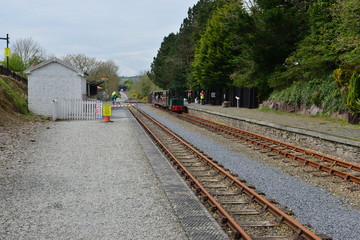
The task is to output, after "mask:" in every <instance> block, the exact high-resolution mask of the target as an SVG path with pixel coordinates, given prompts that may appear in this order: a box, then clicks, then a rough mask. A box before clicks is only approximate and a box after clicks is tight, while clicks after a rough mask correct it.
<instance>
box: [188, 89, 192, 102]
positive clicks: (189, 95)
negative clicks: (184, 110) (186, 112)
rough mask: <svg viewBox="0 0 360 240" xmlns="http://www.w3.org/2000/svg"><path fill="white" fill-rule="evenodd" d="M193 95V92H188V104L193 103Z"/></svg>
mask: <svg viewBox="0 0 360 240" xmlns="http://www.w3.org/2000/svg"><path fill="white" fill-rule="evenodd" d="M191 99H192V94H191V91H189V92H188V103H191Z"/></svg>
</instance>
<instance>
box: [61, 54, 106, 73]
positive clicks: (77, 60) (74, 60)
mask: <svg viewBox="0 0 360 240" xmlns="http://www.w3.org/2000/svg"><path fill="white" fill-rule="evenodd" d="M62 60H63V61H64V62H66V63H69V64H70V65H71V66H74V67H76V68H77V69H79V70H81V71H83V72H90V71H91V70H94V69H95V68H97V67H99V66H100V65H101V62H100V61H98V60H96V58H92V57H87V56H85V55H84V54H68V55H66V56H64V57H63V58H62Z"/></svg>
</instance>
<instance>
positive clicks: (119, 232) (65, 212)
mask: <svg viewBox="0 0 360 240" xmlns="http://www.w3.org/2000/svg"><path fill="white" fill-rule="evenodd" d="M46 126H47V127H48V129H45V128H44V129H43V130H42V131H39V132H38V133H37V134H36V135H35V136H33V139H34V140H33V141H32V143H31V144H30V146H29V147H28V148H27V150H26V155H22V156H21V157H20V159H19V160H18V162H15V163H12V165H11V167H10V165H9V164H6V165H0V192H1V195H0V239H1V240H14V239H37V240H38V239H46V240H49V239H56V240H58V239H87V240H88V239H187V237H186V235H185V233H184V231H183V229H182V227H181V225H180V224H179V222H178V220H177V218H176V217H175V215H174V212H173V209H172V207H171V206H170V204H169V202H168V200H167V198H166V196H165V193H164V192H163V190H162V187H161V185H160V183H159V181H158V179H157V178H156V177H155V175H154V173H153V171H152V169H151V166H150V164H149V162H148V161H147V159H146V157H145V155H144V153H143V152H142V149H141V148H140V145H139V143H138V141H137V139H136V138H133V137H132V136H133V135H134V133H133V130H132V128H131V126H130V124H129V121H128V120H127V119H120V120H115V121H114V122H113V123H104V122H100V121H63V122H55V123H54V122H51V123H47V124H46Z"/></svg>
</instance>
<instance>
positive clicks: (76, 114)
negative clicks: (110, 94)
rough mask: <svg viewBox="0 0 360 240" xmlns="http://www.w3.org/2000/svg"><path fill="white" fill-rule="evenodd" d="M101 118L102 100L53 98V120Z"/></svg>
mask: <svg viewBox="0 0 360 240" xmlns="http://www.w3.org/2000/svg"><path fill="white" fill-rule="evenodd" d="M100 118H102V102H100V101H83V100H81V99H64V100H54V111H53V120H54V121H55V120H57V119H64V120H96V119H100Z"/></svg>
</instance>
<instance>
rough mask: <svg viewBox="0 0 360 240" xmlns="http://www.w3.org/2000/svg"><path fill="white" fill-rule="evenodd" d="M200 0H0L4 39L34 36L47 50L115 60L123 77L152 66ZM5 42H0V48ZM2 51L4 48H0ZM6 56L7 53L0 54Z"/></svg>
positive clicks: (12, 40) (52, 52) (0, 24)
mask: <svg viewBox="0 0 360 240" xmlns="http://www.w3.org/2000/svg"><path fill="white" fill-rule="evenodd" d="M197 2H198V0H61V1H59V0H0V6H1V21H0V37H6V34H9V37H10V47H11V43H14V42H15V41H16V40H17V39H19V38H29V37H31V38H33V40H35V41H36V42H37V43H38V44H39V45H40V46H41V47H42V48H43V49H44V50H45V51H46V53H47V54H51V55H55V56H56V57H62V56H64V55H66V54H80V53H81V54H85V55H86V56H88V57H95V58H96V59H98V60H102V61H107V60H113V61H115V62H116V63H117V64H118V66H119V68H120V71H119V75H121V76H134V75H137V74H139V73H140V72H141V71H147V70H150V64H151V62H152V60H153V58H154V57H155V56H156V54H157V50H158V49H159V47H160V44H161V42H162V40H163V38H164V37H165V36H167V35H168V34H169V33H171V32H174V33H176V32H178V30H179V28H180V25H181V23H182V21H183V19H184V18H186V17H187V11H188V9H189V8H190V7H192V6H194V4H196V3H197ZM5 47H6V41H4V40H2V41H0V49H3V48H5ZM1 52H3V51H1ZM1 55H2V57H1V59H3V54H1Z"/></svg>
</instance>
